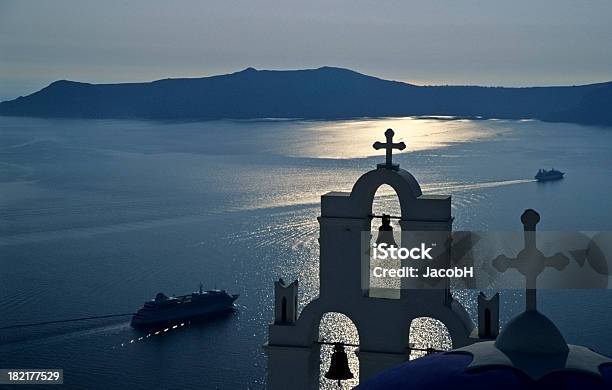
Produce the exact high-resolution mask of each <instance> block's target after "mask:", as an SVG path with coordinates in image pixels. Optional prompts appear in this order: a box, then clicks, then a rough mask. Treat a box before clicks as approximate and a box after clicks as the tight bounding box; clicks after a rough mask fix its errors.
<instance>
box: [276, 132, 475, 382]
mask: <svg viewBox="0 0 612 390" xmlns="http://www.w3.org/2000/svg"><path fill="white" fill-rule="evenodd" d="M393 135H394V133H393V131H392V130H391V129H389V130H387V132H386V133H385V136H386V138H387V142H386V143H380V142H377V143H375V144H374V147H375V148H377V149H382V148H385V149H386V150H387V153H386V162H385V163H384V164H378V166H377V168H376V169H374V170H371V171H369V172H367V173H365V174H364V175H362V176H361V177H360V178H359V179H358V180H357V181H356V183H355V184H354V186H353V188H352V190H351V191H350V192H329V193H327V194H325V195H323V196H321V214H320V216H319V217H318V221H319V226H320V235H319V245H320V263H319V283H320V287H319V296H318V297H317V298H316V299H314V300H312V301H311V302H310V303H309V304H308V305H306V307H305V308H304V309H303V310H302V312H301V313H300V315H299V316H298V317H297V319H296V320H295V322H293V323H283V324H278V323H273V324H271V325H270V327H269V336H268V343H267V344H266V349H267V353H268V386H269V388H271V389H285V388H300V389H302V388H303V389H307V388H316V386H317V385H318V382H319V381H318V373H319V371H318V359H319V344H318V340H317V335H318V332H316V331H315V329H316V327H317V326H318V323H319V322H318V321H319V319H320V318H321V316H322V315H323V314H324V313H327V312H339V313H344V314H345V315H347V316H348V317H349V318H351V320H352V321H353V322H354V324H355V326H356V327H357V329H358V332H359V338H360V343H359V344H360V347H359V356H358V357H359V367H360V370H359V377H360V380H365V379H367V378H369V377H370V376H372V375H374V374H376V373H377V372H379V371H381V370H383V369H386V368H389V367H391V366H394V365H396V364H399V363H401V362H403V361H405V360H407V359H408V358H409V355H410V351H409V350H408V349H407V347H408V346H407V336H406V329H407V328H408V327H409V326H410V324H411V323H412V321H413V320H414V319H416V318H419V317H431V318H434V319H436V320H439V321H440V322H442V323H443V324H444V325H445V326H446V327H447V329H448V331H449V334H450V336H451V339H452V343H453V347H455V348H456V347H460V346H465V345H468V344H471V343H472V342H474V341H476V339H472V338H471V337H470V334H471V332H472V330H473V329H474V324H473V323H472V321H471V320H470V318H469V316H468V314H467V312H466V310H465V309H464V308H463V306H462V305H461V304H460V303H459V302H457V301H455V300H454V299H453V298H452V295H451V294H450V289H449V288H448V284H443V285H441V286H437V288H433V289H432V288H428V289H418V288H416V287H418V286H416V287H415V288H412V287H410V286H405V285H403V286H402V287H403V288H402V290H401V295H400V299H384V298H378V297H374V296H371V295H370V291H369V290H370V288H369V282H370V279H369V278H370V270H369V264H367V263H366V262H363V261H362V256H363V254H364V251H369V250H370V247H369V241H368V242H367V243H364V241H365V240H363V237H364V234H370V228H371V222H372V218H373V216H372V204H373V202H374V196H375V194H376V191H377V190H378V188H379V187H380V186H382V185H385V184H386V185H389V186H390V187H392V188H393V189H394V190H395V192H396V194H397V196H398V199H399V203H400V208H401V215H400V216H399V224H400V226H401V230H402V237H401V241H402V245H403V246H404V245H405V244H404V243H408V242H410V241H412V240H414V241H415V242H418V241H419V240H421V239H422V237H421V235H422V234H425V232H436V234H442V235H443V236H444V235H446V236H447V237H448V238H450V235H451V231H452V223H453V217H452V215H451V196H450V195H423V193H422V191H421V187H420V185H419V183H418V181H417V180H416V179H415V178H414V176H413V175H412V174H411V173H410V172H408V171H407V170H404V169H401V168H400V167H399V165H398V164H394V163H393V161H392V154H391V152H392V150H393V149H400V150H402V149H404V148H405V144H404V143H403V142H402V143H393ZM441 241H442V242H444V243H448V242H450V240H445V239H444V237H442V240H441ZM438 259H440V260H441V261H449V262H450V245H446V246H445V245H442V248H439V250H438V254H437V255H436V260H438ZM442 282H443V283H444V281H442ZM447 282H448V281H446V283H447ZM295 289H296V293H297V284H296V286H295ZM276 292H277V294H283V295H284V294H285V292H284V290H279V289H277V290H276ZM276 299H277V300H276V302H279V298H278V297H277V298H276ZM280 302H281V304H282V298H281V300H280ZM281 314H282V313H281ZM315 366H316V367H315Z"/></svg>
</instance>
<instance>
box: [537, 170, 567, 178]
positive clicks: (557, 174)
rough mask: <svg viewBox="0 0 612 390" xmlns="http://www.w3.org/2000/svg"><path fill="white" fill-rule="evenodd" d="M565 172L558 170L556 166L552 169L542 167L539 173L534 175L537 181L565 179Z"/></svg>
mask: <svg viewBox="0 0 612 390" xmlns="http://www.w3.org/2000/svg"><path fill="white" fill-rule="evenodd" d="M563 175H565V173H564V172H561V171H557V170H556V169H555V168H552V169H551V170H550V171H547V170H546V169H540V170H539V171H538V173H537V174H536V175H535V176H534V179H536V180H537V181H550V180H560V179H563Z"/></svg>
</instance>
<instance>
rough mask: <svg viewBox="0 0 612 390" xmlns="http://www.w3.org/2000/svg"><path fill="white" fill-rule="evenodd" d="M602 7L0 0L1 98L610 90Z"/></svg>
mask: <svg viewBox="0 0 612 390" xmlns="http://www.w3.org/2000/svg"><path fill="white" fill-rule="evenodd" d="M611 16H612V1H610V0H601V1H600V0H589V1H578V0H542V1H539V0H505V1H493V0H483V1H463V0H449V1H433V0H429V1H418V2H415V1H406V0H403V1H383V0H378V1H375V0H370V1H360V0H346V1H333V0H300V1H289V0H279V1H257V0H245V1H242V0H220V1H207V0H182V1H181V0H172V1H169V0H141V1H136V0H131V1H115V0H103V1H85V0H74V1H69V0H53V1H52V0H47V1H45V0H0V99H2V100H4V99H7V98H13V97H16V96H18V95H21V94H27V93H30V92H33V91H35V90H37V89H39V88H41V87H43V86H45V85H47V84H49V83H50V82H52V81H54V80H57V79H70V80H79V81H87V82H124V81H145V80H154V79H159V78H166V77H185V76H188V77H196V76H206V75H212V74H219V73H229V72H233V71H236V70H240V69H243V68H246V67H248V66H253V67H256V68H258V69H298V68H314V67H320V66H323V65H331V66H340V67H346V68H351V69H354V70H357V71H360V72H363V73H367V74H371V75H375V76H379V77H383V78H389V79H396V80H403V81H407V82H413V83H418V84H480V85H508V86H516V85H551V84H582V83H591V82H599V81H608V80H612V23H611V22H610V20H611V19H610V17H611Z"/></svg>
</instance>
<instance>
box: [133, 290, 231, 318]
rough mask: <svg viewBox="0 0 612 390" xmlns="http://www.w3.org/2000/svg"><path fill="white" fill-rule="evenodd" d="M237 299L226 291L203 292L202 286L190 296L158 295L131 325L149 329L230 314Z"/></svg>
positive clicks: (135, 315)
mask: <svg viewBox="0 0 612 390" xmlns="http://www.w3.org/2000/svg"><path fill="white" fill-rule="evenodd" d="M237 298H238V294H234V295H232V294H229V293H228V292H227V291H225V290H208V291H202V285H201V284H200V291H197V292H194V293H191V294H188V295H179V296H176V297H169V296H166V295H165V294H163V293H158V294H157V295H156V296H155V299H152V300H150V301H148V302H145V304H144V306H143V307H142V308H141V309H140V310H138V311H137V312H136V314H134V316H133V317H132V322H131V325H132V326H133V327H148V326H154V325H161V324H167V323H170V322H173V321H180V320H189V319H195V318H201V317H207V316H211V315H214V314H219V313H225V312H229V311H232V310H233V309H234V301H235V300H236V299H237Z"/></svg>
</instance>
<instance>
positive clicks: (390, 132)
mask: <svg viewBox="0 0 612 390" xmlns="http://www.w3.org/2000/svg"><path fill="white" fill-rule="evenodd" d="M394 135H395V132H394V131H393V130H391V129H387V131H385V137H386V138H387V142H385V143H382V142H379V141H376V142H374V145H372V146H373V147H374V149H376V150H379V149H386V152H387V153H386V156H387V159H386V162H385V163H384V164H378V168H388V169H394V170H398V169H399V164H393V161H392V159H393V155H392V153H393V149H397V150H404V149H406V144H405V143H403V142H398V143H393V136H394Z"/></svg>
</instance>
